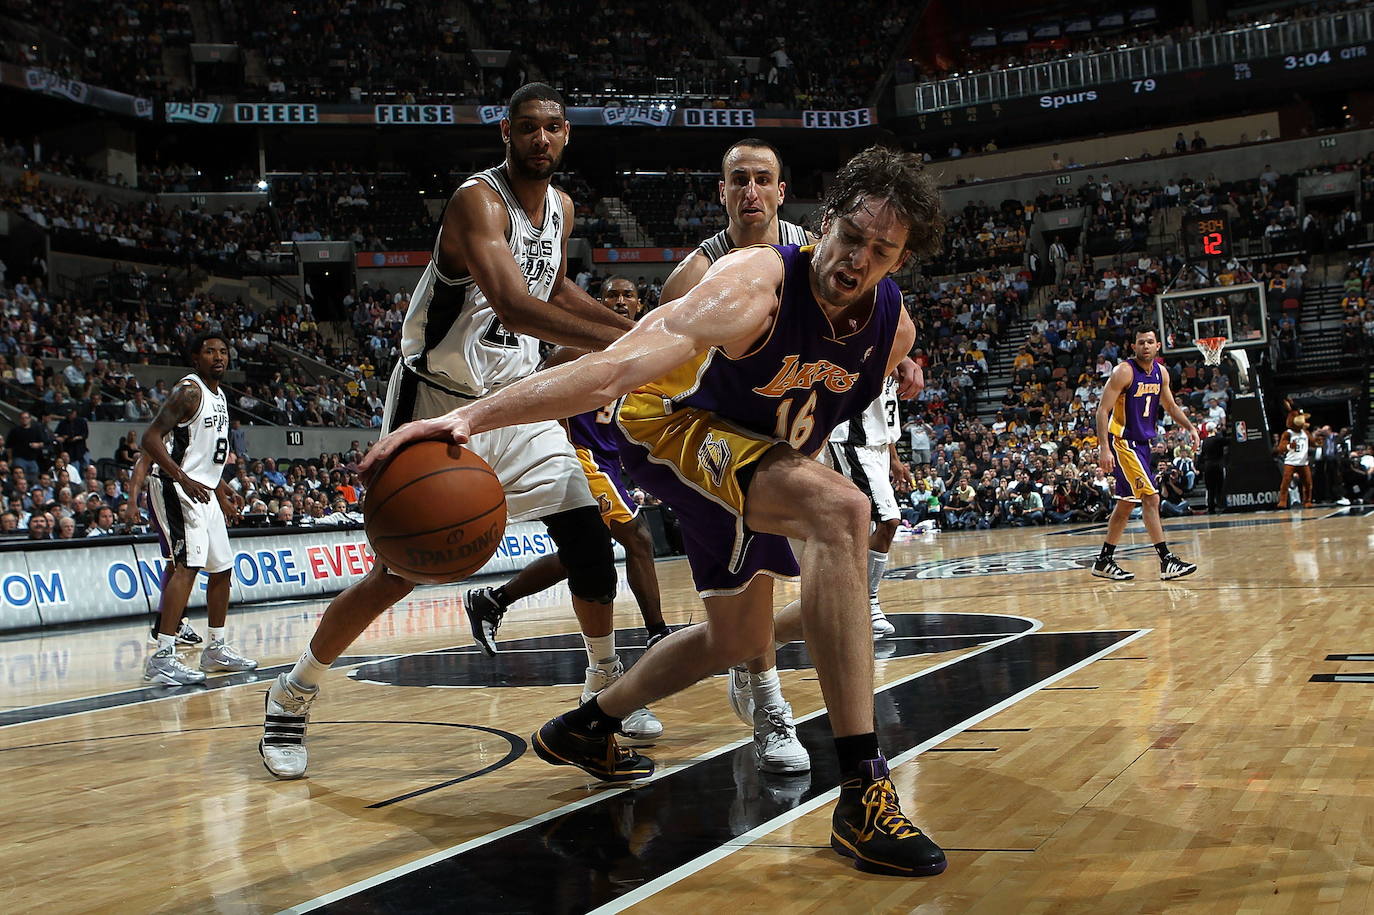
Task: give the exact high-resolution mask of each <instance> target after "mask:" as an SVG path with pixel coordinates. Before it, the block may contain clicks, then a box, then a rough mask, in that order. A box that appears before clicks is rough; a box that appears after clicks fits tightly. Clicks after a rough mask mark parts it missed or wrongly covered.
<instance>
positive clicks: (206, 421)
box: [162, 372, 229, 489]
mask: <svg viewBox="0 0 1374 915" xmlns="http://www.w3.org/2000/svg"><path fill="white" fill-rule="evenodd" d="M181 381H183V382H184V381H190V382H192V383H194V384H195V385H196V386H197V387H199V388H200V409H199V410H197V411H196V415H195V416H192V417H191V418H190V419H188V420H187V421H186V422H184V423H182V424H181V425H179V426H177V427H176V428H174V429H173V430H172V431H171V432H169V433H168V434H167V435H166V436H165V437H164V438H163V440H162V442H163V444H164V445H166V446H167V452H168V453H169V454H170V455H171V456H172V460H174V461H176V462H177V466H179V467H180V468H181V469H182V470H183V471H185V472H186V475H187V476H188V477H190V478H191V479H193V480H195V481H196V482H197V483H199V484H201V485H202V486H208V487H210V488H211V489H213V488H214V487H216V486H218V485H219V482H220V479H221V475H222V474H223V473H224V462H225V461H226V460H227V459H228V457H229V405H228V404H227V403H226V402H225V399H224V392H223V391H220V392H219V393H215V392H214V391H211V390H210V389H209V388H208V387H206V386H205V382H203V381H201V380H200V376H198V375H196V374H195V373H194V372H193V373H192V374H190V375H187V376H186V377H185V378H183V379H181ZM178 383H180V382H178Z"/></svg>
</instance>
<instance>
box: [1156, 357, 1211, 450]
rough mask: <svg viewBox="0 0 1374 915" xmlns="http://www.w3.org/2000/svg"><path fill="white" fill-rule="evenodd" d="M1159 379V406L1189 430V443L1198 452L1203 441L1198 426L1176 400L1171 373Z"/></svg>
mask: <svg viewBox="0 0 1374 915" xmlns="http://www.w3.org/2000/svg"><path fill="white" fill-rule="evenodd" d="M1159 379H1160V382H1161V385H1160V389H1159V405H1160V406H1161V407H1163V408H1164V412H1165V413H1168V414H1169V415H1170V416H1172V417H1173V418H1174V422H1176V423H1178V424H1179V425H1180V426H1182V427H1183V428H1184V429H1187V430H1188V439H1189V442H1190V443H1191V444H1192V446H1193V450H1195V451H1196V450H1197V449H1198V448H1199V447H1200V446H1201V445H1202V439H1201V438H1199V437H1198V434H1197V426H1195V425H1193V421H1192V420H1191V419H1189V418H1188V414H1187V412H1185V411H1184V409H1183V408H1182V407H1180V406H1179V405H1178V401H1176V400H1174V391H1173V388H1172V387H1170V385H1169V373H1168V372H1160V373H1159Z"/></svg>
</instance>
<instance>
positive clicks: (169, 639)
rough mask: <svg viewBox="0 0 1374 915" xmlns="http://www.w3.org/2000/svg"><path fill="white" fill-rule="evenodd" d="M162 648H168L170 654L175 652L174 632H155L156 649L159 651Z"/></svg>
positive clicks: (175, 638) (175, 639) (175, 640)
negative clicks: (171, 633) (169, 633)
mask: <svg viewBox="0 0 1374 915" xmlns="http://www.w3.org/2000/svg"><path fill="white" fill-rule="evenodd" d="M164 648H166V649H169V650H170V651H171V652H172V654H176V653H177V637H176V635H175V634H173V635H168V634H167V633H165V632H159V633H158V634H157V650H158V651H161V650H162V649H164Z"/></svg>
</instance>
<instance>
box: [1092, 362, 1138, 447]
mask: <svg viewBox="0 0 1374 915" xmlns="http://www.w3.org/2000/svg"><path fill="white" fill-rule="evenodd" d="M1130 383H1131V365H1130V363H1128V362H1123V363H1121V364H1120V365H1118V366H1117V367H1116V368H1114V369H1112V375H1111V377H1110V378H1108V379H1107V386H1106V387H1105V388H1103V390H1102V397H1101V399H1099V400H1098V402H1097V466H1099V467H1101V468H1102V472H1103V473H1111V472H1112V469H1113V468H1114V467H1115V466H1116V458H1114V457H1113V456H1112V445H1111V438H1110V436H1109V435H1108V432H1109V431H1110V428H1111V422H1112V408H1113V407H1115V406H1116V400H1117V398H1118V397H1120V396H1121V395H1122V393H1123V392H1125V390H1126V386H1127V385H1129V384H1130Z"/></svg>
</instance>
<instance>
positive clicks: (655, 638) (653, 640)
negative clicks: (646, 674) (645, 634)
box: [644, 629, 673, 651]
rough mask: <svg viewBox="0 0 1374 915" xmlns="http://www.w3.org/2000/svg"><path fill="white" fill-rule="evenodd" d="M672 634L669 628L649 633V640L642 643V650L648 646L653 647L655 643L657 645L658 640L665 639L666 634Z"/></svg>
mask: <svg viewBox="0 0 1374 915" xmlns="http://www.w3.org/2000/svg"><path fill="white" fill-rule="evenodd" d="M672 634H673V630H671V629H665V630H663V631H662V632H660V633H657V634H656V635H651V636H649V641H647V642H645V643H644V650H645V651H648V650H649V649H650V648H653V647H654V646H655V645H657V644H658V643H659V642H661V641H663V640H664V639H666V638H667V637H668V636H670V635H672Z"/></svg>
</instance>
